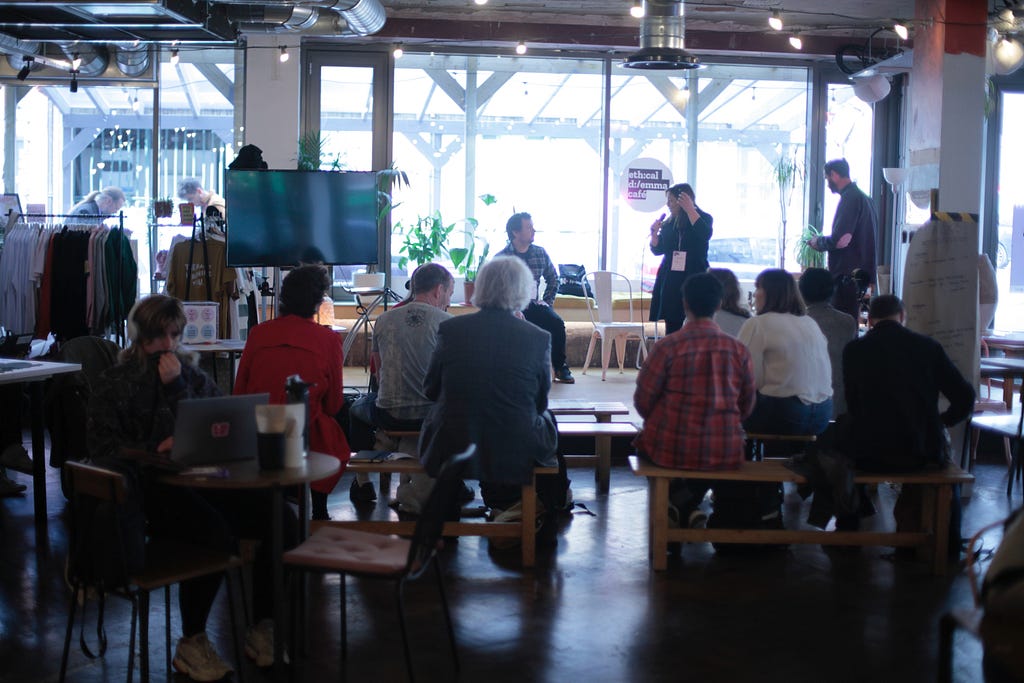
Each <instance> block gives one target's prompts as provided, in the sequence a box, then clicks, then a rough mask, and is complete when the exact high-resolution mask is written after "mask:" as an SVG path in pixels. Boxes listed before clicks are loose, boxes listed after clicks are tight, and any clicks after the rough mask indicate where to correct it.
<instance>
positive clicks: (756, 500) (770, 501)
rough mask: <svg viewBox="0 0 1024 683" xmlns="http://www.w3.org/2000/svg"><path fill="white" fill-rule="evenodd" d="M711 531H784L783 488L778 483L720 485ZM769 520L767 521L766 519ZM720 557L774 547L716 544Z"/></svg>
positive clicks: (710, 523) (709, 521)
mask: <svg viewBox="0 0 1024 683" xmlns="http://www.w3.org/2000/svg"><path fill="white" fill-rule="evenodd" d="M714 490H715V504H714V511H713V512H712V513H711V515H710V516H709V517H708V522H707V524H708V528H709V529H781V528H782V486H781V484H777V483H774V482H716V483H715V487H714ZM766 517H767V519H766ZM712 545H713V546H714V547H715V550H716V551H717V552H720V553H730V552H745V551H746V552H752V551H757V550H772V549H775V548H777V547H778V546H775V545H773V544H756V543H748V544H739V543H721V542H716V543H712Z"/></svg>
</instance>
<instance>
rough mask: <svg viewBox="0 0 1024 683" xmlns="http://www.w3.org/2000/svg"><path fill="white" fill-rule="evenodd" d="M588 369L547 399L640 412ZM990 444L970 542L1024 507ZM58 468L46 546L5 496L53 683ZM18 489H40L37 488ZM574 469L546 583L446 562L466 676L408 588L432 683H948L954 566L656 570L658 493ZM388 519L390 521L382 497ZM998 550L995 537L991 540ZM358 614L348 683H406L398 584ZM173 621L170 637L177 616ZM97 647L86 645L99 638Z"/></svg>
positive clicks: (417, 588) (339, 502) (103, 670)
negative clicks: (600, 482)
mask: <svg viewBox="0 0 1024 683" xmlns="http://www.w3.org/2000/svg"><path fill="white" fill-rule="evenodd" d="M357 372H359V370H357V369H354V371H353V372H352V373H350V372H349V369H348V368H346V383H350V384H357V383H358V381H359V380H358V378H356V377H355V376H354V375H355V374H356V373H357ZM575 372H576V376H577V383H576V384H575V385H571V386H568V385H556V386H555V387H554V389H553V391H552V395H553V396H558V397H563V398H593V399H605V400H608V399H616V400H622V401H624V402H626V403H627V404H631V403H632V400H631V399H632V391H633V384H634V382H635V374H636V373H635V371H632V372H627V373H626V374H625V375H619V374H617V373H615V374H610V375H609V379H608V381H607V382H603V383H602V382H601V380H600V370H599V369H598V370H597V372H593V371H591V374H588V375H587V376H583V375H581V374H580V372H579V370H576V371H575ZM350 374H351V375H353V376H351V377H350V376H349V375H350ZM631 417H635V416H631ZM983 446H986V442H984V441H983ZM986 451H991V453H992V455H991V457H989V456H988V455H987V452H986V453H985V454H983V462H982V463H981V464H980V465H979V467H978V472H977V473H978V482H977V485H976V486H975V488H974V492H973V495H972V497H971V498H970V499H969V500H965V501H964V524H963V532H964V535H965V536H967V535H970V534H971V533H973V532H974V531H975V530H976V529H978V528H980V527H981V526H982V525H984V524H986V523H988V522H990V521H993V520H996V519H999V518H1001V517H1003V516H1005V515H1006V514H1007V513H1008V512H1009V511H1010V510H1011V508H1012V507H1016V506H1019V505H1020V501H1021V493H1020V490H1019V489H1018V490H1017V491H1016V492H1015V495H1014V497H1013V499H1012V501H1011V500H1008V499H1007V498H1006V495H1005V486H1006V467H1005V465H1003V464H1000V463H999V462H998V461H997V458H999V457H1001V456H999V454H998V451H999V445H998V444H993V445H992V447H991V448H987V449H986ZM49 472H50V475H49V477H48V491H49V496H48V499H49V500H48V504H49V520H48V522H49V523H48V525H47V526H46V529H45V532H44V534H43V536H42V537H40V538H37V535H36V529H35V526H34V525H33V523H32V499H31V496H30V495H29V496H26V497H24V498H8V499H3V500H0V546H2V548H3V551H2V563H0V682H3V683H21V682H23V681H24V682H29V681H33V682H35V681H52V680H56V677H57V672H58V670H59V664H60V652H61V646H62V641H63V635H64V625H65V615H66V609H67V605H66V600H67V591H66V589H65V587H64V584H63V581H62V578H61V570H62V566H63V560H64V555H65V551H66V534H65V527H64V521H63V514H64V504H63V499H62V498H61V495H60V492H59V485H58V481H57V477H56V471H55V470H49ZM12 476H13V477H15V478H17V479H19V480H22V481H25V482H26V483H27V477H25V476H24V475H19V474H16V473H12ZM570 476H571V478H572V480H573V492H574V495H575V498H576V501H577V502H579V503H581V504H582V505H583V507H577V508H576V510H575V512H574V514H573V515H572V516H571V517H567V518H566V519H565V520H563V521H562V523H560V524H559V525H558V528H557V529H548V530H547V533H543V534H542V538H541V540H540V542H539V548H538V566H537V567H536V568H535V569H534V570H531V571H523V570H522V569H521V568H520V566H519V555H518V550H510V551H509V550H506V551H495V550H492V549H491V548H490V546H489V544H488V542H487V541H485V540H482V539H476V538H465V539H461V540H459V542H458V543H456V544H450V545H448V546H447V547H446V548H445V549H444V551H443V553H442V559H443V561H444V568H445V581H446V586H447V589H448V594H449V599H450V602H451V605H452V610H453V615H454V620H455V627H456V636H457V639H458V642H459V649H460V654H461V658H462V670H461V673H460V674H459V675H458V676H456V674H455V672H454V671H453V669H452V665H451V662H450V658H449V655H448V650H447V643H446V641H445V636H444V631H443V623H442V618H441V614H440V611H439V609H438V604H437V601H436V593H435V590H434V585H433V583H432V581H430V580H424V581H420V582H416V583H414V584H412V585H410V586H409V589H408V591H407V594H406V598H407V600H406V602H407V605H408V607H409V615H410V619H409V623H410V628H411V639H412V643H413V645H412V649H413V659H414V662H415V668H416V671H417V676H418V678H419V680H423V681H450V680H462V681H493V682H495V683H500V682H505V681H508V682H510V683H511V682H513V681H514V682H516V683H520V682H523V681H531V682H533V681H536V682H550V683H556V682H557V683H566V682H569V681H596V682H603V681H609V682H613V681H754V680H756V681H851V682H852V681H864V680H874V681H928V680H934V679H935V673H936V656H937V634H938V618H939V616H940V615H941V614H942V613H943V611H945V610H946V609H947V608H949V607H951V606H964V605H968V604H969V603H970V600H971V598H970V591H969V588H968V585H967V583H966V578H965V577H964V576H963V575H962V574H961V573H959V572H958V570H957V569H956V568H954V567H951V570H950V575H949V576H946V577H933V576H931V575H930V573H929V571H928V568H927V567H926V566H925V565H924V564H922V563H918V562H915V561H913V560H905V559H900V560H894V559H893V558H892V557H891V556H892V549H889V548H866V549H856V550H844V549H829V550H825V549H823V548H821V547H820V546H799V547H797V546H794V547H793V548H791V549H790V550H785V551H773V552H767V553H756V554H745V555H739V556H723V555H720V554H716V553H715V552H714V551H713V549H712V548H711V546H710V545H706V544H705V545H689V546H686V547H684V548H683V550H682V552H681V554H677V555H674V556H673V557H672V558H671V559H670V562H669V569H668V571H666V572H663V573H659V574H655V573H652V572H651V571H650V570H649V569H648V563H647V539H646V530H645V522H646V507H647V491H646V486H645V483H644V482H643V481H640V480H637V479H635V478H634V477H633V476H632V475H631V474H630V473H629V471H628V469H627V468H626V467H625V464H624V462H617V463H616V465H615V467H614V470H613V473H612V484H611V493H610V494H609V495H607V496H598V495H596V493H595V489H594V484H593V476H592V473H591V472H590V471H588V470H585V469H573V470H571V471H570ZM348 485H349V476H346V477H345V478H344V479H342V481H341V483H340V484H339V486H338V489H337V492H336V493H335V494H334V495H333V496H332V498H331V512H332V515H333V516H335V517H345V516H349V515H351V514H352V508H351V505H350V503H349V502H348V496H347V491H348ZM29 493H31V490H30V491H29ZM893 495H894V492H893V491H892V490H890V489H889V488H888V487H882V488H881V489H880V491H879V494H878V500H877V501H876V504H878V506H879V508H880V510H881V511H882V512H881V513H880V514H879V515H876V517H875V518H873V519H872V520H871V522H872V523H875V524H880V525H887V524H891V516H890V512H891V505H892V500H893ZM806 507H807V505H806V503H804V504H801V503H800V502H799V499H798V498H797V497H795V496H794V495H792V494H791V495H789V496H787V503H786V508H785V513H786V521H787V524H788V525H793V524H797V523H799V520H800V519H801V518H802V517H801V516H802V515H803V516H805V515H806ZM376 514H381V515H383V514H388V513H387V511H386V507H385V505H384V503H383V502H382V503H380V504H379V506H378V510H377V512H376ZM998 538H999V533H998V532H993V533H992V535H991V536H990V537H989V539H988V540H987V541H986V546H987V547H992V546H994V545H995V544H996V543H997V542H998ZM427 578H428V579H429V577H427ZM337 588H338V587H337V578H335V577H330V578H324V579H320V578H316V579H314V580H313V581H312V586H311V591H312V605H313V606H314V607H313V610H312V623H311V634H312V636H311V652H312V654H311V658H310V659H309V660H307V661H306V662H304V663H303V664H302V665H301V666H300V667H299V668H298V669H297V674H298V675H297V676H296V678H297V679H298V680H304V681H326V680H337V679H338V678H339V662H338V651H339V642H340V640H339V623H338V614H339V611H338V599H339V597H338V590H337ZM222 593H223V591H222ZM348 607H349V648H350V650H349V651H350V661H349V663H348V667H347V672H348V677H349V680H352V681H384V682H389V681H401V680H404V678H405V674H404V665H403V661H402V657H401V648H400V636H399V633H398V624H397V619H396V616H395V612H394V608H393V594H392V592H391V590H390V588H389V587H387V586H385V585H376V584H373V583H369V582H361V581H358V580H350V582H349V593H348ZM162 611H163V608H162V605H160V604H156V605H154V607H153V609H152V618H151V623H152V626H151V638H152V641H153V646H152V661H153V665H154V667H155V669H154V679H155V680H162V679H163V678H164V673H163V670H162V659H163V652H162V642H163V640H162V636H163V634H162V621H163V615H162ZM172 611H173V616H174V623H175V626H174V628H175V629H176V630H177V629H178V625H177V609H176V608H173V610H172ZM90 614H91V615H93V616H95V609H91V610H90ZM128 616H129V613H128V609H127V606H126V605H125V604H124V603H123V602H122V601H118V600H113V601H111V602H109V603H108V610H107V617H106V623H107V627H108V635H109V638H110V649H109V651H108V652H107V654H106V656H105V657H104V658H102V659H98V660H91V661H90V660H88V659H86V658H85V657H84V656H83V655H82V654H81V652H80V651H79V650H78V647H77V642H76V643H75V644H73V646H72V654H71V663H70V676H69V680H73V681H83V682H86V683H93V682H97V681H117V680H123V679H124V676H125V671H126V657H127V641H128V637H127V636H128V628H127V624H128ZM228 623H229V622H228V621H227V618H226V601H225V600H224V599H223V596H221V599H220V601H219V602H218V604H217V606H215V609H214V614H213V615H212V617H211V620H210V629H209V630H210V633H211V637H212V638H213V640H214V642H215V643H216V644H217V647H218V648H219V649H220V651H221V652H222V653H224V654H225V655H230V653H231V649H230V640H229V638H228V633H227V627H228ZM76 631H77V630H76ZM86 634H87V636H89V637H90V638H93V637H94V629H93V630H91V631H90V630H89V629H87V630H86ZM75 640H76V641H77V632H76V636H75ZM981 658H982V652H981V649H980V647H979V646H978V645H977V644H976V643H975V642H974V641H973V640H972V639H971V638H970V637H969V636H966V635H963V634H960V635H958V636H957V639H956V653H955V664H956V672H955V674H956V675H955V680H958V681H978V680H982V673H981ZM245 666H246V668H245V671H244V673H245V678H246V679H247V680H255V681H262V680H270V678H271V677H270V675H269V674H268V673H266V672H261V671H258V670H256V669H255V668H253V667H252V666H251V665H250V664H249V663H248V662H246V665H245ZM236 678H237V677H236ZM175 680H185V679H183V678H181V677H177V678H175Z"/></svg>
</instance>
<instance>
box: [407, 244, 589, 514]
mask: <svg viewBox="0 0 1024 683" xmlns="http://www.w3.org/2000/svg"><path fill="white" fill-rule="evenodd" d="M533 292H534V281H533V275H532V274H531V273H530V269H529V268H528V267H527V266H526V264H525V263H524V262H523V261H522V260H521V259H519V258H516V257H512V256H506V257H500V256H499V257H497V258H494V259H492V260H491V261H489V262H488V263H486V264H485V265H484V267H483V268H481V269H480V273H479V274H478V275H477V279H476V289H475V291H474V294H473V304H474V305H475V306H477V307H478V308H479V309H480V310H479V311H478V312H477V313H473V314H471V315H459V316H455V317H453V318H451V319H449V320H445V321H444V322H442V323H441V324H440V326H439V327H438V331H437V346H436V347H435V349H434V355H433V357H432V358H431V361H430V366H429V368H428V369H427V375H426V378H425V379H424V381H423V387H424V392H425V394H426V396H427V398H429V399H431V400H433V401H434V402H435V403H434V405H433V406H432V407H431V409H430V411H429V412H428V413H427V417H426V419H424V421H423V429H422V431H421V432H420V444H419V446H420V447H419V452H420V457H421V459H422V461H423V465H424V467H425V468H426V470H427V473H428V474H430V475H431V476H434V477H436V476H437V474H438V472H439V471H440V469H441V465H442V464H443V463H444V462H445V461H446V460H448V459H449V458H450V457H452V456H453V455H455V454H457V453H460V452H462V451H463V450H465V449H466V447H467V446H469V444H471V443H475V444H476V445H477V453H478V457H477V458H475V459H474V461H473V462H472V463H471V464H470V469H469V472H467V474H466V476H467V478H471V479H479V480H480V493H481V495H482V496H483V500H484V503H485V504H486V505H487V506H488V507H490V508H492V509H498V510H507V509H508V508H510V507H512V506H514V505H515V504H516V503H517V502H518V501H519V498H520V493H521V486H522V485H523V484H525V483H528V482H530V481H531V479H532V477H533V468H534V465H536V464H539V465H544V466H555V465H556V464H559V469H560V470H561V473H560V475H559V477H557V478H556V479H555V480H554V481H548V482H544V483H543V484H542V482H541V481H540V478H539V479H538V486H537V495H538V498H540V500H541V502H542V503H544V505H545V506H546V507H547V509H548V510H552V509H558V508H564V507H565V506H566V505H567V504H570V503H569V501H570V500H571V498H568V479H566V478H565V476H564V465H562V464H560V463H559V461H560V460H561V459H560V458H558V457H557V456H556V453H555V451H556V447H557V445H558V430H557V428H556V425H555V419H554V416H552V414H551V412H550V411H549V410H548V409H547V407H548V390H549V389H550V388H551V335H550V334H549V333H548V332H546V331H544V330H542V329H540V328H538V327H537V326H535V325H532V324H530V323H529V322H527V321H526V320H523V319H522V317H521V316H520V315H518V314H519V312H520V311H522V310H523V308H525V307H526V305H527V304H528V303H529V301H530V299H531V298H532V297H533Z"/></svg>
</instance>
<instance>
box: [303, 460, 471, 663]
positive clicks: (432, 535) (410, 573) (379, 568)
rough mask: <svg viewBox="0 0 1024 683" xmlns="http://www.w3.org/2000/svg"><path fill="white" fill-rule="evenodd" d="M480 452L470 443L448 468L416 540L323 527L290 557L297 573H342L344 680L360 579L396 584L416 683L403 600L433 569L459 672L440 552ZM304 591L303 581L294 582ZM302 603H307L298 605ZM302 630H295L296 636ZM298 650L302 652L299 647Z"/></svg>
mask: <svg viewBox="0 0 1024 683" xmlns="http://www.w3.org/2000/svg"><path fill="white" fill-rule="evenodd" d="M475 453H476V446H475V445H472V444H471V445H470V446H469V448H467V449H466V451H465V452H463V453H460V454H458V455H455V456H453V457H452V458H451V459H450V460H449V461H448V462H446V463H445V465H444V467H442V469H441V472H440V473H439V475H438V478H437V483H436V484H435V486H434V490H433V491H432V492H431V494H430V497H429V499H428V500H427V503H426V505H425V506H424V508H423V511H422V513H421V515H420V518H419V520H418V521H417V522H416V529H415V531H414V532H413V536H412V538H399V537H397V536H389V535H386V534H378V533H370V532H365V531H357V530H354V529H346V528H344V527H328V526H323V527H320V528H319V529H317V530H316V531H315V532H314V533H313V534H312V535H311V536H310V537H309V538H308V539H306V541H305V542H304V543H302V544H301V545H299V546H298V547H296V548H293V549H292V550H289V551H288V552H286V553H285V554H284V562H285V565H286V566H287V567H289V568H291V569H294V570H299V571H307V572H317V573H321V574H330V573H338V574H340V575H341V580H340V581H339V582H338V585H339V589H340V591H341V610H340V611H341V665H340V666H341V672H342V675H341V678H342V680H344V677H345V676H344V674H345V660H346V658H347V650H348V623H347V610H346V600H345V582H346V577H347V576H349V575H351V576H357V577H360V578H366V579H384V580H388V581H394V582H395V601H396V603H397V607H398V619H399V622H398V623H399V626H400V628H401V632H402V651H403V653H404V655H405V666H406V670H407V671H408V674H409V680H410V681H413V680H415V675H414V673H413V667H412V658H411V656H410V653H409V635H408V633H407V629H406V624H405V604H404V600H403V597H402V594H403V589H404V586H405V582H406V581H408V580H410V579H416V578H418V577H419V576H421V575H422V574H423V573H424V572H425V571H426V570H427V569H428V568H429V567H430V566H431V565H433V567H434V574H435V576H436V578H437V588H438V592H439V593H440V596H441V607H442V611H443V612H444V618H445V626H446V627H447V630H448V640H449V642H450V644H451V649H452V660H453V662H454V665H455V669H456V670H458V668H459V656H458V651H457V650H456V646H455V630H454V628H453V627H452V619H451V614H450V613H449V610H448V600H447V598H446V597H445V592H444V582H443V580H442V577H441V563H440V560H439V559H438V557H437V551H438V550H439V549H440V548H441V546H442V545H443V544H442V539H441V533H442V530H443V529H444V523H445V520H446V519H447V518H450V517H452V515H453V514H454V515H457V514H458V509H459V502H458V494H459V491H460V488H461V481H462V473H463V472H464V471H465V468H466V465H467V463H468V462H469V461H470V460H471V459H472V458H473V456H474V455H475ZM296 578H297V577H296ZM293 583H294V585H296V586H299V587H301V584H302V582H301V581H294V582H293ZM295 602H296V603H297V604H301V603H302V601H301V600H296V601H295ZM299 630H300V629H299V628H295V629H293V634H296V633H298V631H299ZM292 651H293V652H294V651H296V648H295V647H293V648H292Z"/></svg>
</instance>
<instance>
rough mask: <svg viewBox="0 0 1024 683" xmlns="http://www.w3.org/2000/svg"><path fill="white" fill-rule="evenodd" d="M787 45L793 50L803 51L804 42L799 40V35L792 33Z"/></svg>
mask: <svg viewBox="0 0 1024 683" xmlns="http://www.w3.org/2000/svg"><path fill="white" fill-rule="evenodd" d="M789 44H790V45H792V46H793V49H794V50H802V49H804V41H803V40H802V39H801V38H800V34H799V33H796V32H794V33H793V34H792V35H790V36H789Z"/></svg>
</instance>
